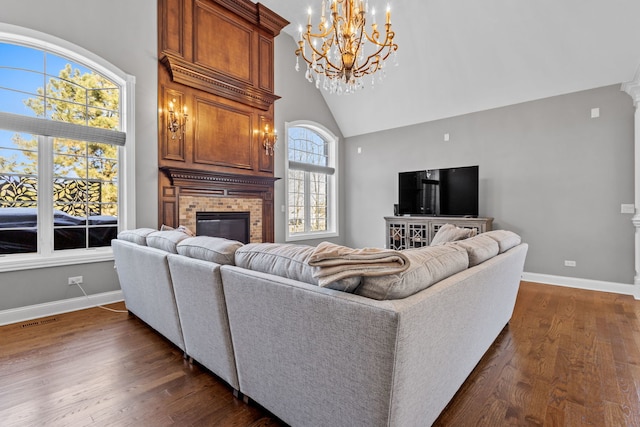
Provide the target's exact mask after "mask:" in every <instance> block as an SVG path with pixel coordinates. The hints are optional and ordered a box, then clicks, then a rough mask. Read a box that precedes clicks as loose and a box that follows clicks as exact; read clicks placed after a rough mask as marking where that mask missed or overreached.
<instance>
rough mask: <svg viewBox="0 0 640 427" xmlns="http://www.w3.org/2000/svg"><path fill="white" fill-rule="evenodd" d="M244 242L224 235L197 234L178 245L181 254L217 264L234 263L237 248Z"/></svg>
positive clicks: (177, 248)
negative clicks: (226, 237)
mask: <svg viewBox="0 0 640 427" xmlns="http://www.w3.org/2000/svg"><path fill="white" fill-rule="evenodd" d="M241 246H242V243H240V242H238V241H236V240H229V239H225V238H222V237H211V236H195V237H187V238H186V239H184V240H181V241H180V242H179V243H178V244H177V245H176V250H177V251H178V253H179V254H180V255H184V256H188V257H190V258H196V259H201V260H203V261H211V262H215V263H217V264H229V265H233V264H234V256H235V253H236V250H238V248H240V247H241Z"/></svg>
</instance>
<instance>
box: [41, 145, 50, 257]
mask: <svg viewBox="0 0 640 427" xmlns="http://www.w3.org/2000/svg"><path fill="white" fill-rule="evenodd" d="M38 250H39V252H40V254H42V255H51V254H52V253H53V138H51V137H46V136H38Z"/></svg>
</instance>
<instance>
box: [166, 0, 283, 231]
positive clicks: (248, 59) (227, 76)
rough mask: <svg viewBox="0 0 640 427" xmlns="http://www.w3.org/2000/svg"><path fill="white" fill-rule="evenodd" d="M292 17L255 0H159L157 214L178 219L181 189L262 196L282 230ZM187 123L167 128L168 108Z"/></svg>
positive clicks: (268, 217) (267, 221)
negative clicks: (282, 149)
mask: <svg viewBox="0 0 640 427" xmlns="http://www.w3.org/2000/svg"><path fill="white" fill-rule="evenodd" d="M287 24H288V22H287V21H286V20H284V19H283V18H282V17H280V16H278V15H277V14H275V13H274V12H272V11H271V10H269V9H268V8H266V7H264V6H263V5H261V4H260V3H258V4H255V3H253V2H251V1H250V0H158V58H159V61H158V107H159V108H158V127H159V129H158V168H159V169H158V193H159V194H158V196H159V197H158V205H159V206H158V221H159V223H160V224H166V225H169V226H173V227H175V226H177V225H179V212H180V196H185V195H189V196H193V195H197V196H205V195H206V196H210V197H234V198H258V199H260V200H262V204H263V205H262V212H263V215H262V216H263V217H262V241H264V242H272V241H273V239H274V230H273V229H274V211H273V209H274V206H273V184H274V182H275V180H276V179H278V178H275V177H274V172H273V171H274V168H273V156H272V155H270V154H269V153H267V151H266V150H265V149H264V147H263V144H262V130H263V129H264V128H265V125H269V128H270V129H274V124H273V115H274V107H273V104H274V102H275V101H276V100H277V99H278V98H279V97H278V96H277V95H276V94H275V93H274V64H273V62H274V38H275V37H276V36H277V35H278V34H279V33H280V30H281V29H282V28H284V26H285V25H287ZM170 101H171V102H172V103H173V106H174V111H175V112H177V113H181V112H183V111H184V108H185V107H186V111H187V114H188V118H187V120H186V124H185V126H184V127H183V129H181V130H180V131H178V132H177V133H176V134H172V133H171V132H170V131H169V130H168V123H169V114H168V111H167V109H168V108H167V107H168V105H169V102H170Z"/></svg>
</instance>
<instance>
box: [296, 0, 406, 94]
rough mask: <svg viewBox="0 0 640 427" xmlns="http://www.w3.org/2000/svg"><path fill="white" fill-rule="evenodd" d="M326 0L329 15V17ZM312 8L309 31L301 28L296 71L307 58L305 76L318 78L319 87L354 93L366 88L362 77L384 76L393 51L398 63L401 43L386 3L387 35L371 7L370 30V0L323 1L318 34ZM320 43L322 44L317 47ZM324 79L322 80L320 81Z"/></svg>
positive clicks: (385, 28) (395, 60)
mask: <svg viewBox="0 0 640 427" xmlns="http://www.w3.org/2000/svg"><path fill="white" fill-rule="evenodd" d="M327 1H328V2H329V3H330V5H329V13H328V15H329V18H327ZM311 14H312V10H311V8H309V10H308V21H307V30H306V31H305V32H303V31H302V27H301V26H300V27H299V28H298V33H299V40H298V49H296V52H295V53H296V70H297V71H299V70H300V64H299V58H300V57H302V59H304V60H305V62H306V63H307V69H306V72H305V77H306V78H307V80H309V81H310V82H313V81H314V80H315V84H316V87H317V88H320V85H321V84H322V88H323V89H325V90H327V91H329V92H330V93H337V94H338V95H340V94H342V93H352V92H355V91H356V90H358V89H361V88H362V87H364V82H363V78H364V77H365V76H367V75H370V76H371V84H372V85H373V84H374V80H375V79H374V76H373V74H374V73H376V72H379V75H380V78H381V79H382V77H384V75H385V71H384V67H385V62H386V60H387V58H388V57H389V56H390V55H391V54H392V53H393V57H394V62H396V65H397V58H396V55H397V50H398V45H397V44H395V43H394V41H393V38H394V37H395V33H394V32H393V31H392V30H391V9H390V7H389V6H387V11H386V22H385V24H384V37H382V38H381V37H380V32H379V31H378V24H377V23H376V12H375V9H374V8H371V20H372V23H371V30H370V31H369V32H367V29H366V26H365V25H366V21H367V15H368V14H369V1H368V0H366V1H365V0H322V13H321V16H320V23H319V24H318V27H317V28H318V33H315V34H314V33H313V32H312V28H313V25H312V24H311ZM318 45H319V46H318ZM321 80H322V82H321Z"/></svg>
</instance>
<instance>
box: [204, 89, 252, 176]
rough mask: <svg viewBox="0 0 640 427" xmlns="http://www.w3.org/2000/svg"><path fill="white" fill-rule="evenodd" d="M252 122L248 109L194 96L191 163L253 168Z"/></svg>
mask: <svg viewBox="0 0 640 427" xmlns="http://www.w3.org/2000/svg"><path fill="white" fill-rule="evenodd" d="M252 122H253V119H252V114H251V112H250V111H243V110H240V109H237V108H233V107H231V106H228V105H224V104H220V103H215V102H211V101H207V100H204V99H197V100H196V118H195V120H194V128H195V138H194V149H193V161H194V163H204V164H210V165H218V166H227V167H233V168H240V169H252V168H253V161H252V159H253V156H252V154H253V152H254V150H253V131H252V129H253V128H254V127H253V126H252Z"/></svg>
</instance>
